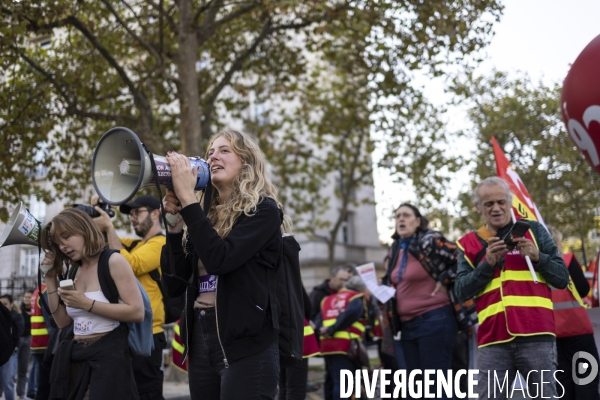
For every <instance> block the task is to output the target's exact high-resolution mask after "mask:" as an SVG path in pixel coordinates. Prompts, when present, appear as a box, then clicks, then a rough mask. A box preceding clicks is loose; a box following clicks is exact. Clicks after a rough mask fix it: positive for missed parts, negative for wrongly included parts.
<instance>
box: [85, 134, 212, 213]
mask: <svg viewBox="0 0 600 400" xmlns="http://www.w3.org/2000/svg"><path fill="white" fill-rule="evenodd" d="M150 154H151V153H149V152H147V151H146V149H145V148H144V146H143V144H142V142H141V141H140V139H139V138H138V137H137V135H136V134H135V133H134V132H133V131H132V130H130V129H127V128H123V127H117V128H113V129H111V130H109V131H108V132H106V133H105V134H104V135H103V136H102V138H101V139H100V142H98V145H97V146H96V149H95V150H94V157H93V158H92V183H93V184H94V188H95V189H96V193H98V195H99V196H100V198H101V199H102V200H103V201H104V202H106V203H108V204H110V205H121V204H124V203H126V202H127V201H129V200H130V199H131V198H132V197H133V196H134V195H135V194H136V193H137V192H138V191H139V190H141V189H144V188H147V187H152V186H155V185H156V183H158V184H159V185H162V186H164V187H166V188H167V189H172V188H173V185H172V176H171V167H170V166H169V163H168V162H167V158H166V157H163V156H158V155H156V154H152V158H153V159H154V162H155V164H156V176H155V174H154V173H153V171H152V164H151V159H150ZM189 159H190V163H191V165H192V168H195V167H199V168H198V176H197V181H196V186H195V188H194V189H195V190H196V191H198V190H202V189H204V188H205V187H206V186H207V185H208V183H209V182H210V168H209V167H208V163H207V162H206V161H204V160H203V159H202V158H200V157H189Z"/></svg>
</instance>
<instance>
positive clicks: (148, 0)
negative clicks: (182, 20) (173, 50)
mask: <svg viewBox="0 0 600 400" xmlns="http://www.w3.org/2000/svg"><path fill="white" fill-rule="evenodd" d="M145 1H146V3H147V4H150V6H152V8H154V9H155V10H156V11H158V13H159V14H160V15H161V16H163V17H164V18H166V20H167V22H168V24H169V27H170V28H171V31H172V32H173V33H177V23H176V22H175V21H174V20H173V18H172V17H171V15H170V14H169V12H167V11H165V10H164V9H163V8H162V7H160V6H158V5H156V3H154V2H153V1H152V0H145ZM173 7H174V6H173ZM173 7H171V10H172V9H173Z"/></svg>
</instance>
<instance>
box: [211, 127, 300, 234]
mask: <svg viewBox="0 0 600 400" xmlns="http://www.w3.org/2000/svg"><path fill="white" fill-rule="evenodd" d="M220 137H224V138H225V139H227V140H229V142H230V145H231V149H232V150H233V152H234V153H235V154H237V155H238V156H239V157H240V159H241V161H242V168H241V170H240V172H239V173H238V174H237V175H236V177H235V178H234V181H233V191H232V192H231V195H230V196H229V198H228V199H227V202H226V203H224V204H220V203H219V198H218V192H217V191H216V190H213V193H212V198H211V199H210V208H209V210H208V212H207V213H206V214H207V215H208V218H209V219H210V221H211V222H212V224H213V227H214V228H215V230H216V231H217V233H218V234H219V236H221V237H225V236H227V235H228V234H229V232H231V229H232V228H233V225H234V224H235V221H236V219H237V218H238V217H239V216H240V215H241V214H242V213H244V214H245V215H246V216H252V215H254V213H255V212H256V209H257V205H258V203H259V202H260V200H261V198H263V197H270V198H272V199H273V200H275V202H276V203H277V206H278V207H279V209H281V210H283V206H282V204H281V203H280V202H279V200H278V199H277V188H275V186H274V185H273V183H272V182H271V179H270V178H269V173H268V171H267V162H266V160H265V156H264V154H263V152H262V151H261V149H260V148H259V147H258V144H257V143H256V142H255V141H254V139H252V138H251V137H250V136H249V135H247V134H245V133H242V132H238V131H234V130H222V131H220V132H218V133H216V134H214V135H213V136H212V137H211V138H210V141H209V145H208V147H207V151H206V158H207V159H208V151H209V150H210V148H211V146H212V144H213V143H214V142H215V140H217V139H218V138H220ZM201 205H202V202H201ZM219 205H223V206H224V207H219V208H217V206H219ZM205 211H206V210H205ZM291 231H292V220H291V219H290V218H289V217H288V216H287V215H285V213H284V216H283V223H282V224H281V233H282V234H291Z"/></svg>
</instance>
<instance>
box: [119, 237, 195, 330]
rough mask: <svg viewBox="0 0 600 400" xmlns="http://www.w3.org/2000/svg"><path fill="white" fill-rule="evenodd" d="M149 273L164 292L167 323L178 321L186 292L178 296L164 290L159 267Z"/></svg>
mask: <svg viewBox="0 0 600 400" xmlns="http://www.w3.org/2000/svg"><path fill="white" fill-rule="evenodd" d="M159 235H161V236H162V233H159ZM140 242H141V240H134V241H133V242H131V245H129V246H128V247H126V248H127V251H131V250H133V248H134V247H135V246H137V245H138V244H139V243H140ZM163 251H164V249H163ZM148 275H150V278H152V280H154V281H155V282H156V284H157V285H158V288H159V289H160V293H161V294H162V298H163V306H164V308H165V324H171V323H173V322H177V320H178V319H179V318H181V312H182V311H183V308H184V307H185V293H183V294H181V295H179V296H177V297H169V295H167V293H166V291H165V290H163V287H162V284H161V283H160V273H159V272H158V269H155V270H152V271H150V272H149V273H148Z"/></svg>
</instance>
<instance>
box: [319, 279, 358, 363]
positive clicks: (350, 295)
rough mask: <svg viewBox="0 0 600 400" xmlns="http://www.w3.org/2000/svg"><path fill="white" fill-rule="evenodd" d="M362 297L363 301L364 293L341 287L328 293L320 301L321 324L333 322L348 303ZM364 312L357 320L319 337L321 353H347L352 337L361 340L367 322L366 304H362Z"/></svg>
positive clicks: (327, 325)
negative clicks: (331, 334) (330, 334)
mask: <svg viewBox="0 0 600 400" xmlns="http://www.w3.org/2000/svg"><path fill="white" fill-rule="evenodd" d="M356 298H362V300H363V303H364V294H363V293H359V292H354V291H350V290H346V289H342V290H340V291H339V292H337V293H336V294H332V295H329V296H327V297H325V298H324V299H323V301H322V302H321V315H322V316H323V326H324V327H330V326H332V325H334V324H335V322H336V321H337V317H338V316H339V315H340V314H341V313H342V312H344V310H346V307H347V306H348V304H349V303H350V302H351V301H352V300H354V299H356ZM363 307H364V308H365V313H364V314H363V317H362V318H361V319H359V320H358V321H355V322H354V323H353V324H352V325H351V326H349V327H348V328H346V329H344V330H341V331H337V332H335V333H334V334H333V337H332V336H321V337H320V339H321V340H320V350H321V354H322V355H328V354H348V347H350V341H351V340H352V339H358V340H361V341H362V340H363V334H364V332H365V325H366V323H367V321H366V319H365V316H366V304H363Z"/></svg>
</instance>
